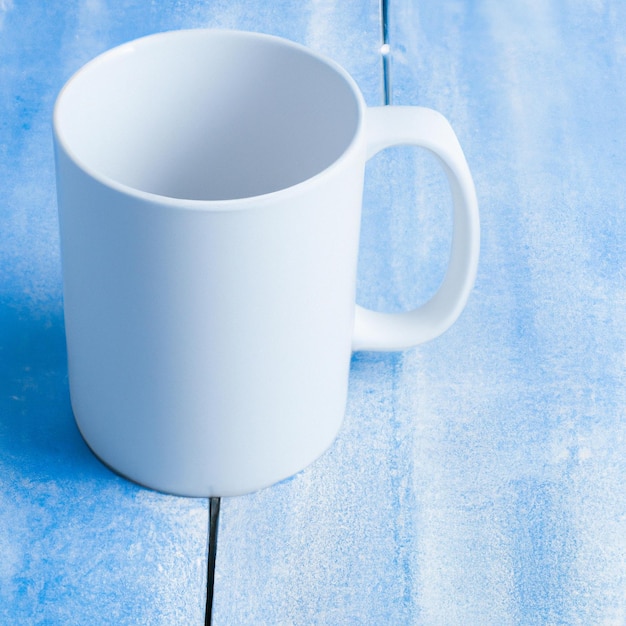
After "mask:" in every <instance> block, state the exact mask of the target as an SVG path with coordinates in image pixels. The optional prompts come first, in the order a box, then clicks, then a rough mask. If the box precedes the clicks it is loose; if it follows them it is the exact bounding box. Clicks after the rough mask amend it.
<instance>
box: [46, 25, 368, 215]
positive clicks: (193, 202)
mask: <svg viewBox="0 0 626 626" xmlns="http://www.w3.org/2000/svg"><path fill="white" fill-rule="evenodd" d="M190 33H203V34H207V35H209V34H215V33H219V34H223V35H227V36H230V37H237V38H242V39H243V38H247V39H252V40H257V41H258V40H264V41H270V42H274V43H276V44H279V45H281V46H283V47H285V48H291V49H293V50H298V51H300V52H302V53H305V54H307V55H308V56H310V57H313V58H315V59H316V60H318V61H319V62H321V63H323V64H324V65H326V66H327V67H328V68H330V69H331V70H332V71H334V72H335V73H336V74H338V75H339V76H340V77H341V78H342V79H343V81H344V82H345V83H346V84H347V85H348V86H349V88H350V91H351V92H352V94H353V96H354V98H355V101H356V103H357V110H358V119H357V120H356V128H355V131H354V133H353V135H352V138H351V139H350V142H349V143H348V144H347V146H346V147H345V148H344V150H343V151H342V152H341V154H340V155H339V156H338V157H337V158H336V159H335V160H334V161H332V162H331V163H330V164H329V165H327V166H326V167H324V168H323V169H321V170H319V171H318V172H316V173H315V174H313V175H312V176H309V177H308V178H306V179H304V180H302V181H300V182H298V183H295V184H293V185H289V186H287V187H283V188H281V189H277V190H274V191H270V192H267V193H262V194H258V195H252V196H244V197H240V198H226V199H218V200H215V199H213V200H211V199H193V198H177V197H172V196H167V195H162V194H158V193H154V192H150V191H144V190H142V189H138V188H136V187H133V186H131V185H127V184H125V183H122V182H120V181H118V180H116V179H115V178H112V177H110V176H107V175H106V174H104V173H102V172H100V171H98V170H96V169H95V168H93V167H91V166H89V165H88V164H87V163H86V162H85V160H84V159H81V158H79V157H78V156H77V155H76V153H75V152H74V151H73V150H72V149H71V148H70V146H69V142H68V141H66V139H65V138H64V137H63V133H62V124H61V122H60V113H59V111H60V109H61V106H62V100H63V97H64V95H65V93H66V91H67V90H68V89H69V87H70V86H71V85H72V84H73V83H74V82H75V80H76V79H78V78H79V77H80V76H82V75H83V74H84V73H86V72H89V71H91V70H92V69H93V68H94V67H95V66H97V65H99V64H100V63H104V62H106V61H107V60H108V59H109V58H110V57H113V56H116V55H119V54H123V53H124V52H126V51H127V49H129V48H132V47H135V46H137V45H146V44H147V42H148V41H153V40H155V39H165V38H172V37H179V36H185V35H188V34H190ZM365 109H366V104H365V101H364V98H363V94H362V93H361V90H360V89H359V87H358V85H357V84H356V81H355V80H354V79H353V78H352V76H351V75H350V74H349V73H348V72H347V70H345V69H344V68H343V67H342V66H341V65H339V63H337V62H336V61H334V60H333V59H331V58H329V57H327V56H325V55H323V54H320V53H319V52H317V51H315V50H312V49H311V48H308V47H307V46H305V45H303V44H300V43H297V42H295V41H292V40H290V39H286V38H284V37H280V36H277V35H271V34H267V33H261V32H256V31H246V30H237V29H227V28H187V29H176V30H167V31H160V32H157V33H152V34H150V35H145V36H143V37H138V38H136V39H133V40H130V41H128V42H125V43H122V44H120V45H117V46H114V47H113V48H109V49H107V50H105V51H104V52H102V53H100V54H98V55H97V56H95V57H94V58H93V59H91V60H90V61H88V62H87V63H85V64H84V65H82V66H81V67H80V68H79V69H78V70H77V71H76V72H74V73H73V74H72V75H71V76H70V78H69V79H68V80H67V81H66V82H65V83H64V85H63V87H62V88H61V89H60V91H59V93H58V95H57V97H56V100H55V103H54V109H53V113H52V128H53V136H54V139H55V142H56V143H57V145H58V146H59V147H60V148H62V150H63V152H65V154H66V155H67V156H68V157H69V159H70V160H71V161H72V163H73V164H74V165H75V166H76V167H78V168H79V169H80V170H81V171H83V172H84V173H85V174H87V175H88V176H89V177H90V178H92V179H93V180H95V181H97V182H98V183H100V184H101V185H103V186H105V187H108V188H111V189H113V190H114V191H117V192H118V193H121V194H124V195H126V196H130V197H134V198H136V199H141V200H144V201H147V202H150V203H158V204H161V205H165V206H167V207H169V208H179V209H196V210H209V211H210V210H214V211H219V210H237V209H247V208H253V207H255V208H258V206H259V203H263V204H264V203H266V202H267V203H271V202H275V201H276V200H279V199H280V198H281V197H282V196H288V195H293V194H295V193H306V190H307V189H308V188H309V187H311V186H314V185H316V184H318V183H319V182H320V180H321V179H323V178H325V177H327V176H328V175H330V174H331V172H332V171H334V170H337V169H339V168H340V167H341V166H342V165H343V163H345V162H346V161H348V160H349V159H351V158H352V155H353V153H354V152H356V151H358V150H359V143H360V141H359V140H360V137H361V136H362V132H363V125H364V117H365V116H364V111H365Z"/></svg>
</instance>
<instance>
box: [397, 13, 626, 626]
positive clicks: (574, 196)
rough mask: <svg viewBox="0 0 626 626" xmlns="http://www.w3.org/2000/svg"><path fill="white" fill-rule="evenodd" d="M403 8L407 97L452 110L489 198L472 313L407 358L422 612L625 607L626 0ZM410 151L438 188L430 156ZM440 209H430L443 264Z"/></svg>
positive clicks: (510, 617) (530, 615) (625, 610)
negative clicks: (622, 0) (625, 3)
mask: <svg viewBox="0 0 626 626" xmlns="http://www.w3.org/2000/svg"><path fill="white" fill-rule="evenodd" d="M391 18H392V23H391V29H390V31H391V32H390V37H391V41H392V55H393V56H392V59H393V63H392V84H393V96H394V100H395V102H396V103H397V104H420V105H425V106H431V107H433V108H436V109H438V110H440V111H442V112H443V113H444V114H445V115H446V116H447V117H448V118H449V119H450V121H451V122H452V124H453V126H454V127H455V128H456V130H457V133H458V135H459V138H460V140H461V143H462V145H463V146H464V149H465V151H466V154H467V157H468V160H469V163H470V166H471V168H472V170H473V173H474V177H475V181H476V185H477V190H478V196H479V203H480V206H481V215H482V241H483V246H482V257H481V265H480V271H479V276H478V280H477V284H476V289H475V291H474V294H473V296H472V298H471V301H470V303H469V306H468V308H467V310H466V312H465V313H464V314H463V316H462V317H461V319H460V320H459V322H458V323H457V324H456V325H455V326H454V328H453V329H451V330H450V331H449V332H448V333H447V334H446V335H445V336H444V337H442V338H441V339H440V340H438V341H436V342H432V343H431V344H428V345H426V346H424V347H423V348H421V349H418V350H414V351H409V352H407V353H405V354H404V356H403V358H402V360H401V363H400V366H399V368H398V374H397V378H396V385H397V389H398V390H400V391H399V392H398V396H397V397H398V398H399V400H398V403H399V410H398V413H397V415H398V419H399V420H402V419H403V417H402V416H406V419H407V420H408V419H409V418H411V419H413V420H414V423H415V426H414V427H413V428H412V434H411V437H412V444H411V450H410V452H409V453H410V455H411V456H412V458H413V459H414V462H413V467H412V471H411V474H410V476H408V477H407V480H409V481H410V482H411V489H410V490H411V497H412V503H413V508H412V510H411V512H410V513H408V512H406V513H405V515H408V516H409V517H410V524H411V525H412V526H413V528H414V535H413V537H412V541H411V548H410V551H411V554H412V555H413V558H412V565H413V568H412V570H411V575H410V578H411V584H410V596H411V598H412V600H411V602H412V604H413V607H414V608H413V615H414V616H415V622H416V623H420V624H539V623H542V624H544V623H551V624H556V623H560V624H594V623H622V622H623V621H624V615H625V614H626V563H625V561H624V558H623V555H624V552H625V551H626V539H625V538H626V463H625V461H624V454H623V450H624V441H625V440H626V426H625V423H624V419H623V418H624V405H625V404H624V400H625V397H626V388H625V383H626V378H625V377H624V340H623V337H624V331H625V329H626V307H625V306H624V302H625V300H624V294H625V293H626V291H625V287H626V272H625V268H626V246H624V241H625V240H626V224H625V221H624V219H623V210H624V198H625V197H626V193H625V191H626V189H625V187H626V183H625V180H624V175H623V173H624V171H625V165H626V162H625V157H624V151H623V150H621V149H618V148H617V146H618V145H622V144H623V140H624V137H625V136H626V116H625V114H624V107H623V102H624V97H625V95H626V94H625V89H626V88H625V84H626V83H625V81H624V79H625V77H626V66H625V64H624V54H623V51H624V47H623V44H624V38H623V24H624V23H625V19H626V12H625V10H624V6H623V3H619V2H611V1H609V2H604V3H583V2H560V1H558V0H551V1H546V2H533V1H530V0H515V1H513V2H507V3H499V2H491V1H487V0H483V1H479V2H457V1H451V0H446V1H444V2H439V1H435V0H426V1H420V2H416V1H413V0H392V3H391ZM412 168H413V170H414V172H415V174H414V176H415V177H416V179H417V180H419V181H420V185H421V189H422V191H420V192H419V193H420V194H421V195H422V196H423V197H426V198H437V197H439V195H440V193H441V187H442V182H441V180H440V179H439V177H438V174H437V173H436V171H435V166H434V165H433V164H432V162H431V161H430V160H429V159H426V158H424V157H422V156H417V155H416V156H414V161H413V164H412ZM408 200H409V201H408V204H413V203H419V200H420V199H419V197H416V198H415V200H413V199H412V198H410V197H409V198H408ZM421 206H423V205H421ZM439 211H440V209H439V208H437V207H435V210H431V209H430V208H429V207H426V208H425V209H424V212H423V213H421V215H422V217H421V218H419V220H422V221H421V223H419V220H418V221H417V222H415V226H414V227H413V228H414V229H415V230H416V231H420V232H423V238H424V241H425V243H424V244H423V250H422V252H421V254H422V256H423V258H428V257H431V256H432V257H433V258H434V259H435V264H441V263H442V262H445V254H446V252H445V249H438V248H437V245H435V244H430V243H429V242H430V239H431V238H432V233H436V237H437V238H439V231H438V229H439V228H440V223H441V222H440V219H439V216H438V215H437V213H438V212H439ZM413 219H414V220H415V219H417V218H413ZM398 241H399V243H398V244H397V245H398V247H400V248H402V249H404V248H405V246H407V245H408V244H407V243H405V241H404V240H403V241H402V242H401V243H400V239H399V240H398ZM392 248H393V247H392ZM396 256H397V257H398V258H402V257H401V255H396ZM405 258H406V257H405ZM420 263H422V261H421V260H420ZM424 267H425V266H424ZM406 271H407V272H408V271H410V270H408V269H407V270H406Z"/></svg>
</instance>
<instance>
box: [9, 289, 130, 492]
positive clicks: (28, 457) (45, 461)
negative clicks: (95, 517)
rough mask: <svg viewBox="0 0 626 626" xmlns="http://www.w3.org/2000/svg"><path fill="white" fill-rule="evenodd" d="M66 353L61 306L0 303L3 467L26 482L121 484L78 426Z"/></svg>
mask: <svg viewBox="0 0 626 626" xmlns="http://www.w3.org/2000/svg"><path fill="white" fill-rule="evenodd" d="M66 354H67V353H66V348H65V330H64V324H63V312H62V309H61V306H60V305H58V304H57V303H55V304H54V306H47V307H38V306H37V305H36V304H33V303H29V302H27V301H23V302H20V301H9V300H6V299H5V300H1V301H0V385H1V388H2V392H1V393H0V466H2V467H3V473H4V475H5V476H6V475H7V474H8V475H10V476H13V477H14V479H21V480H22V481H25V482H26V483H28V482H30V481H55V482H67V481H70V482H76V481H92V480H98V481H111V480H112V481H119V480H120V479H119V478H118V477H117V476H116V475H115V474H113V473H112V472H111V471H109V470H108V469H106V468H105V467H104V466H103V465H102V464H101V463H100V462H99V461H98V460H97V459H96V458H95V457H94V455H93V454H92V452H91V451H90V450H89V448H88V447H87V445H86V444H85V442H84V441H83V438H82V437H81V435H80V433H79V431H78V428H77V426H76V424H75V422H74V417H73V414H72V409H71V405H70V397H69V388H68V378H67V356H66ZM5 488H6V485H5Z"/></svg>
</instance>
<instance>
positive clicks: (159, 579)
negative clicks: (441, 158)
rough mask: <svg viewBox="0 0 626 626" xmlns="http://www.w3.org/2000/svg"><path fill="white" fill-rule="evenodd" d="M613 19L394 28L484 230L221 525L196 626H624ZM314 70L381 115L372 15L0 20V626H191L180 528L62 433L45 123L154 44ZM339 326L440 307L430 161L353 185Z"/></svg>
mask: <svg viewBox="0 0 626 626" xmlns="http://www.w3.org/2000/svg"><path fill="white" fill-rule="evenodd" d="M625 23H626V8H625V7H624V6H623V3H620V2H619V1H618V0H605V1H604V2H593V3H591V2H589V3H585V2H579V1H578V0H569V1H568V2H565V1H564V0H546V1H545V2H541V3H540V2H535V1H531V0H511V1H510V2H507V3H501V2H495V1H493V0H477V1H475V2H469V1H461V0H420V1H419V2H417V0H391V1H390V31H389V35H390V44H391V54H392V56H391V72H392V75H391V86H392V97H393V100H394V102H395V103H397V104H418V105H426V106H432V107H434V108H436V109H438V110H440V111H442V112H443V113H444V114H445V115H446V116H447V117H448V118H449V119H450V121H451V122H452V124H453V126H454V128H455V129H456V131H457V134H458V135H459V138H460V140H461V143H462V145H463V147H464V149H465V152H466V154H467V157H468V161H469V163H470V167H471V168H472V171H473V174H474V177H475V181H476V185H477V190H478V196H479V202H480V206H481V215H482V233H483V250H482V257H481V265H480V269H479V275H478V280H477V284H476V289H475V290H474V293H473V295H472V297H471V299H470V302H469V305H468V307H467V309H466V311H465V312H464V313H463V315H462V316H461V318H460V319H459V321H458V322H457V324H456V325H455V326H454V327H453V328H452V329H451V330H450V331H448V332H447V333H446V334H445V335H444V336H443V337H441V338H440V339H438V340H436V341H433V342H431V343H429V344H427V345H425V346H422V347H420V348H417V349H414V350H409V351H406V352H404V353H400V354H378V355H376V354H372V353H361V354H358V355H355V357H354V359H353V364H352V371H351V381H350V382H351V386H350V396H349V400H348V407H347V412H346V420H345V424H344V427H343V429H342V432H341V433H340V436H339V437H338V439H337V441H336V443H335V444H334V445H333V447H332V448H331V449H330V450H329V451H328V452H327V453H326V454H325V455H324V456H323V457H322V458H321V459H320V460H319V461H318V462H316V463H315V464H314V465H312V466H311V467H309V468H307V469H306V470H304V471H303V472H301V473H300V474H298V475H297V476H295V477H293V478H292V479H290V480H288V481H285V482H283V483H281V484H279V485H277V486H275V487H272V488H270V489H266V490H264V491H261V492H259V493H256V494H252V495H250V496H246V497H241V498H231V499H225V500H224V501H223V502H222V513H221V526H220V539H219V547H218V562H217V573H216V598H215V607H214V608H215V620H214V621H215V623H216V624H229V625H230V624H237V625H239V624H307V625H308V624H419V625H439V624H446V626H447V625H453V624H480V625H483V624H494V625H495V624H497V625H501V624H585V625H586V624H597V623H606V624H623V623H626V561H625V560H624V554H625V553H626V462H625V461H624V458H625V455H624V450H625V448H626V445H625V444H626V420H624V406H626V402H625V400H626V388H625V382H626V372H625V360H624V353H625V347H624V337H625V336H626V335H625V332H624V331H625V330H626V297H625V294H626V269H625V268H626V245H625V244H624V242H625V241H626V221H625V220H624V218H623V212H624V208H625V207H624V198H626V193H625V192H626V189H625V187H626V182H625V181H624V176H623V172H624V171H625V166H626V163H625V160H626V156H625V153H624V150H623V146H624V144H625V139H626V114H625V113H624V107H623V103H624V102H626V97H625V96H626V93H625V91H626V80H625V79H626V68H625V64H626V56H625V54H624V50H625V49H626V48H625V43H626V42H625V40H624V29H623V24H625ZM194 26H218V27H236V28H243V29H250V30H261V31H266V32H271V33H274V34H278V35H282V36H287V37H289V38H292V39H295V40H296V41H300V42H302V43H305V44H307V45H309V46H311V47H313V48H314V49H316V50H319V51H322V52H324V53H326V54H328V55H330V56H332V57H333V58H335V59H336V60H338V61H339V62H340V63H341V64H342V65H344V66H345V67H346V68H347V69H348V71H350V72H351V73H352V75H353V76H354V77H355V78H356V80H357V82H358V83H359V85H360V86H361V88H362V89H363V91H364V94H365V96H366V100H367V101H368V103H369V104H372V105H373V104H378V103H380V102H381V99H382V91H381V88H382V76H381V67H382V64H381V59H380V56H379V54H378V47H379V45H380V30H379V28H380V24H379V7H378V2H377V0H367V1H366V2H363V3H346V2H340V1H339V0H327V1H320V0H309V1H307V2H304V3H291V2H289V1H287V0H285V1H284V2H283V1H281V2H261V1H260V0H259V1H256V0H255V1H252V2H250V1H246V2H243V1H242V2H240V1H239V0H237V1H230V2H227V1H226V0H215V1H200V0H197V1H192V0H184V1H182V2H180V1H179V2H173V1H166V2H162V3H145V2H140V1H139V0H128V1H126V2H124V3H114V2H112V1H108V0H89V1H88V0H81V1H79V0H76V1H74V2H70V3H61V2H57V1H56V0H55V1H53V2H47V3H19V2H17V0H4V2H0V553H1V554H2V559H0V623H3V624H4V623H6V624H30V623H34V624H37V623H46V624H84V623H111V624H135V623H150V624H193V623H197V624H200V623H202V621H203V611H204V584H205V568H206V523H207V506H206V502H204V501H198V500H188V499H181V498H172V497H168V496H164V495H161V494H156V493H153V492H151V491H148V490H144V489H140V488H139V487H136V486H134V485H132V484H130V483H128V482H126V481H124V480H123V479H121V478H118V477H117V476H115V475H114V474H112V473H111V472H109V471H108V470H106V469H105V468H104V467H103V466H102V465H101V464H99V463H98V462H97V461H96V460H95V459H94V458H93V456H92V455H91V454H90V452H89V451H88V450H87V448H86V446H85V445H84V443H83V442H82V440H81V439H80V436H79V435H78V433H77V431H76V428H75V426H74V424H73V420H72V417H71V412H70V407H69V401H68V395H67V380H66V368H65V351H64V337H63V327H62V307H61V288H60V269H59V262H58V239H57V225H56V204H55V199H54V178H53V174H54V172H53V163H52V154H51V141H50V113H51V107H52V104H53V100H54V97H55V95H56V92H57V91H58V89H59V88H60V86H61V85H62V84H63V82H64V81H65V80H66V79H67V78H68V77H69V75H70V74H71V73H72V72H73V71H75V70H76V69H77V68H78V67H79V66H80V65H81V64H82V63H83V62H85V61H87V60H88V59H89V58H91V57H93V56H94V55H96V54H97V53H99V52H101V51H102V50H104V49H106V48H109V47H111V46H112V45H115V44H117V43H120V42H122V41H125V40H128V39H131V38H133V37H137V36H141V35H143V34H147V33H149V32H154V31H158V30H164V29H168V28H183V27H194ZM367 178H368V180H367V186H366V193H365V203H364V220H363V233H362V243H361V257H360V265H359V283H358V297H359V301H360V302H361V303H362V304H365V305H367V306H371V307H376V308H379V309H381V310H394V311H395V310H402V309H405V308H408V307H410V306H414V305H416V304H418V303H419V302H422V301H424V300H425V299H426V298H428V297H429V295H431V294H432V293H433V292H434V290H435V289H436V288H437V285H438V283H439V281H440V280H441V277H442V275H443V272H444V270H445V264H446V255H447V246H448V244H449V230H450V217H449V200H448V198H447V190H446V188H445V181H444V179H443V177H442V175H441V173H440V172H439V170H438V168H437V164H436V163H435V162H434V160H433V159H432V158H430V157H428V156H426V155H422V154H420V153H418V152H417V151H414V150H410V149H404V148H398V149H394V150H391V151H388V152H387V153H385V154H383V155H380V156H378V157H376V158H375V159H374V160H373V161H372V162H371V164H370V166H368V177H367Z"/></svg>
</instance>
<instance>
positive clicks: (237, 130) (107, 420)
mask: <svg viewBox="0 0 626 626" xmlns="http://www.w3.org/2000/svg"><path fill="white" fill-rule="evenodd" d="M363 116H364V103H363V100H362V96H361V95H360V93H359V91H358V88H357V87H356V85H355V84H354V82H353V81H352V79H351V78H350V77H349V76H348V75H347V74H346V73H345V71H344V70H342V69H341V68H339V67H338V66H337V65H335V64H334V63H332V62H330V61H328V60H326V59H324V58H322V57H319V56H318V55H316V54H314V53H312V52H310V51H308V50H306V49H305V48H303V47H301V46H298V45H296V44H293V43H291V42H287V41H284V40H281V39H278V38H275V37H270V36H266V35H259V34H251V33H240V32H235V31H233V32H229V31H211V30H193V31H178V32H169V33H162V34H158V35H152V36H150V37H146V38H143V39H140V40H137V41H135V42H131V43H129V44H126V45H124V46H121V47H119V48H116V49H113V50H111V51H109V52H107V53H105V54H103V55H102V56H100V57H98V58H96V59H95V60H94V61H92V62H91V63H89V64H88V65H87V66H85V67H84V68H83V69H82V70H80V71H79V72H78V73H77V74H76V75H75V76H74V77H73V78H72V79H71V80H70V81H69V82H68V84H67V85H66V86H65V87H64V89H63V90H62V92H61V94H60V95H59V98H58V100H57V104H56V107H55V114H54V131H55V153H56V165H57V189H58V204H59V218H60V231H61V250H62V263H63V281H64V307H65V325H66V334H67V347H68V364H69V381H70V394H71V401H72V408H73V411H74V415H75V418H76V422H77V424H78V427H79V429H80V431H81V433H82V435H83V437H84V438H85V440H86V442H87V444H88V445H89V446H90V447H91V449H92V450H93V451H94V453H95V454H96V455H97V456H98V457H99V458H100V459H101V460H102V461H103V462H104V463H106V464H107V465H109V466H110V467H111V468H112V469H114V470H116V471H117V472H119V473H120V474H122V475H123V476H125V477H127V478H130V479H132V480H134V481H136V482H138V483H140V484H142V485H145V486H148V487H151V488H154V489H157V490H161V491H164V492H168V493H175V494H180V495H189V496H226V495H238V494H243V493H247V492H250V491H254V490H256V489H259V488H262V487H265V486H268V485H271V484H273V483H275V482H277V481H279V480H281V479H283V478H286V477H288V476H290V475H292V474H294V473H296V472H297V471H299V470H301V469H302V468H304V467H305V466H307V465H308V464H310V463H311V462H312V461H313V460H315V459H316V458H317V457H318V456H319V455H320V454H321V453H322V452H323V451H324V450H326V449H327V448H328V446H329V445H330V444H331V442H332V441H333V439H334V438H335V436H336V434H337V432H338V430H339V427H340V425H341V422H342V419H343V415H344V411H345V402H346V397H347V384H348V373H349V367H350V356H351V341H352V332H353V319H354V300H355V284H356V267H357V254H358V235H359V224H360V209H361V195H362V188H363V172H364V163H365V139H364V129H363Z"/></svg>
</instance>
